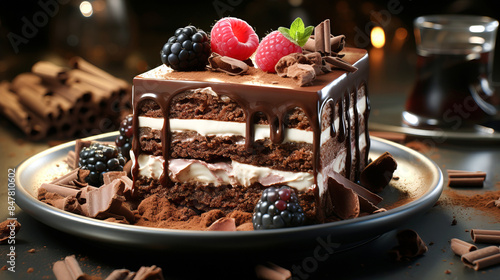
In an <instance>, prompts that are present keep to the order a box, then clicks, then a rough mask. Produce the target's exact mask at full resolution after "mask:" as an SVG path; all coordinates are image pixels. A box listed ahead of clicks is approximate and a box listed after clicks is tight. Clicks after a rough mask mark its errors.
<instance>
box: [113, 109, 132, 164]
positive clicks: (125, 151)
mask: <svg viewBox="0 0 500 280" xmlns="http://www.w3.org/2000/svg"><path fill="white" fill-rule="evenodd" d="M132 120H133V116H132V115H128V116H127V117H125V119H123V120H122V122H121V123H120V130H119V131H120V135H118V136H117V137H116V139H115V144H116V147H117V148H118V151H119V152H120V153H121V154H122V156H123V157H124V158H125V159H127V160H129V159H130V149H131V148H132V138H133V136H134V130H133V128H132Z"/></svg>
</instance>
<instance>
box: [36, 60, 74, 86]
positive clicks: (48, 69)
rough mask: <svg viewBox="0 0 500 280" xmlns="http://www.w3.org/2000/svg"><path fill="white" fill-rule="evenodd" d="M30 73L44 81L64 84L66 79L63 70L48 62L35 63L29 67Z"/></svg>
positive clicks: (64, 70) (66, 76)
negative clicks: (56, 81) (48, 80)
mask: <svg viewBox="0 0 500 280" xmlns="http://www.w3.org/2000/svg"><path fill="white" fill-rule="evenodd" d="M31 72H33V73H35V74H37V75H40V76H41V77H43V78H45V79H56V80H58V81H60V82H61V83H64V81H65V80H66V79H68V74H67V71H66V69H65V68H63V67H61V66H58V65H55V64H54V63H52V62H48V61H39V62H37V63H35V64H34V65H33V67H31Z"/></svg>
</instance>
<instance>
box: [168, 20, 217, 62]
mask: <svg viewBox="0 0 500 280" xmlns="http://www.w3.org/2000/svg"><path fill="white" fill-rule="evenodd" d="M211 52H212V51H211V48H210V41H209V39H208V35H207V33H205V31H203V30H201V29H197V28H196V27H194V26H192V25H188V26H186V27H184V28H178V29H177V30H176V31H175V34H174V36H172V37H170V38H169V39H168V41H167V43H166V44H165V45H164V46H163V49H162V50H161V52H160V53H161V62H162V63H164V64H165V65H167V66H170V67H171V68H172V69H174V70H178V71H192V70H203V69H205V66H206V65H207V64H208V57H209V56H210V53H211Z"/></svg>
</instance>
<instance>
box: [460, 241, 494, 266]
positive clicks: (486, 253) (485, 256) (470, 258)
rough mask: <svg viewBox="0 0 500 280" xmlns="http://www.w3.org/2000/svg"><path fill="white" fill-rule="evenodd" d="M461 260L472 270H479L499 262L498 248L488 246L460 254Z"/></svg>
mask: <svg viewBox="0 0 500 280" xmlns="http://www.w3.org/2000/svg"><path fill="white" fill-rule="evenodd" d="M461 260H462V262H463V263H464V264H465V265H466V266H468V267H470V268H473V269H474V270H479V269H482V268H485V267H488V266H492V265H495V264H499V263H500V248H499V247H497V246H489V247H486V248H482V249H479V250H475V251H472V252H470V253H467V254H464V255H462V258H461Z"/></svg>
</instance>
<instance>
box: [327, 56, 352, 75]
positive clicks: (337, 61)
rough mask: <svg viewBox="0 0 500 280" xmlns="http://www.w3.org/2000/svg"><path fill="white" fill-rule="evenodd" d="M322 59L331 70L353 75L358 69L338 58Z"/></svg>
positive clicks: (328, 57)
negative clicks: (339, 70)
mask: <svg viewBox="0 0 500 280" xmlns="http://www.w3.org/2000/svg"><path fill="white" fill-rule="evenodd" d="M323 59H324V60H325V61H326V62H327V63H330V64H331V65H332V67H333V68H340V69H342V70H346V71H348V72H353V73H354V72H356V71H358V68H357V67H356V66H353V65H351V64H349V63H348V62H346V61H344V60H342V59H341V58H340V57H337V56H335V57H334V56H325V57H324V58H323Z"/></svg>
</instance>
